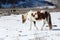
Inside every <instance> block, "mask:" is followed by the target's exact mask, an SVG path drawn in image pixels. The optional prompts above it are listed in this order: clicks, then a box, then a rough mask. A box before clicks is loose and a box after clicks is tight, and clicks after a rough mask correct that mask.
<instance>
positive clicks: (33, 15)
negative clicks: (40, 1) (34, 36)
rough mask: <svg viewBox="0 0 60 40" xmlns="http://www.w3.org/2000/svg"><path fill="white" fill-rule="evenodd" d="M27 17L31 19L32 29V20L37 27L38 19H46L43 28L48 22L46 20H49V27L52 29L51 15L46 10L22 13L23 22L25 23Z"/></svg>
mask: <svg viewBox="0 0 60 40" xmlns="http://www.w3.org/2000/svg"><path fill="white" fill-rule="evenodd" d="M26 19H29V20H30V30H31V27H32V22H33V23H34V26H35V27H36V21H37V20H44V24H43V26H42V28H41V30H42V29H43V27H44V25H45V23H46V22H45V21H47V23H48V26H49V29H52V23H51V15H50V13H49V12H47V11H44V10H41V11H33V10H30V11H29V12H27V13H26V14H23V15H22V23H25V21H26ZM36 29H37V30H38V28H37V27H36Z"/></svg>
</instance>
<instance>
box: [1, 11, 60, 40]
mask: <svg viewBox="0 0 60 40" xmlns="http://www.w3.org/2000/svg"><path fill="white" fill-rule="evenodd" d="M51 17H52V24H53V25H57V27H54V26H53V29H52V30H49V29H48V27H44V30H41V29H40V28H41V27H42V25H43V21H40V22H39V21H37V27H38V28H39V30H36V29H35V27H34V25H32V29H31V30H29V26H30V22H29V21H28V20H27V21H26V22H25V23H24V24H22V21H21V20H22V19H21V15H10V16H2V17H0V40H60V12H51ZM46 25H47V24H46Z"/></svg>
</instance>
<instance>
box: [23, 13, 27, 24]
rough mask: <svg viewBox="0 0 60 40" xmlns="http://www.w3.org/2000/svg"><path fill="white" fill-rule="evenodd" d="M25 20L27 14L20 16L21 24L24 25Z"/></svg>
mask: <svg viewBox="0 0 60 40" xmlns="http://www.w3.org/2000/svg"><path fill="white" fill-rule="evenodd" d="M26 18H27V14H24V15H22V23H25V21H26Z"/></svg>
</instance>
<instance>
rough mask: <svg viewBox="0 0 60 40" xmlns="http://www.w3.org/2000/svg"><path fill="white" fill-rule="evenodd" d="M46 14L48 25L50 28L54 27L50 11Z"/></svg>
mask: <svg viewBox="0 0 60 40" xmlns="http://www.w3.org/2000/svg"><path fill="white" fill-rule="evenodd" d="M45 14H46V16H47V17H46V20H47V22H48V25H49V29H52V22H51V15H50V13H48V12H46V13H45Z"/></svg>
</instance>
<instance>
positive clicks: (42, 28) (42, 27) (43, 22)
mask: <svg viewBox="0 0 60 40" xmlns="http://www.w3.org/2000/svg"><path fill="white" fill-rule="evenodd" d="M44 25H45V20H44V21H43V26H42V28H41V30H43V27H44Z"/></svg>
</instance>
